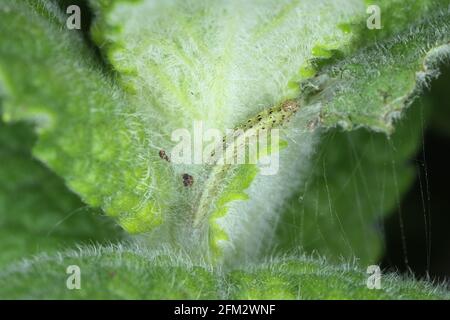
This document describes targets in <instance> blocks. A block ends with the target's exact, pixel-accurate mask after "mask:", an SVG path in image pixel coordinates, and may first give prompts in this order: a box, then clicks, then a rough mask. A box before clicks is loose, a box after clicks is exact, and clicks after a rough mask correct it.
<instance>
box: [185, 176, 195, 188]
mask: <svg viewBox="0 0 450 320" xmlns="http://www.w3.org/2000/svg"><path fill="white" fill-rule="evenodd" d="M193 184H194V177H193V176H191V175H189V174H187V173H184V174H183V185H184V186H185V187H190V186H192V185H193Z"/></svg>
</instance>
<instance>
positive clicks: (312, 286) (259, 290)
mask: <svg viewBox="0 0 450 320" xmlns="http://www.w3.org/2000/svg"><path fill="white" fill-rule="evenodd" d="M70 265H76V266H78V267H79V268H80V289H75V290H69V289H68V288H67V286H66V283H67V279H68V277H69V275H68V274H67V273H66V269H67V267H68V266H70ZM369 276H370V275H368V274H366V273H365V272H364V271H363V270H360V269H358V267H356V266H355V265H352V264H345V265H339V266H335V267H330V266H329V265H328V264H327V263H326V262H325V261H324V260H322V259H312V258H309V257H305V256H292V257H286V258H283V259H274V260H272V261H270V262H266V263H263V264H260V265H258V266H251V265H250V266H247V267H245V268H243V269H237V270H233V271H229V272H223V271H220V270H215V269H213V268H212V266H208V265H196V264H193V263H192V261H190V260H189V259H188V258H186V256H184V255H182V254H181V253H177V254H174V253H173V252H170V251H160V252H152V253H148V251H146V250H142V249H140V248H139V247H132V248H127V247H122V246H119V247H117V246H114V247H106V248H98V247H97V248H95V247H90V248H80V250H79V251H72V252H66V253H64V254H61V255H59V256H38V257H36V258H34V259H33V260H29V261H24V262H22V263H21V264H16V265H12V266H10V267H9V268H7V269H6V270H4V271H2V272H0V298H9V299H11V298H13V299H55V298H57V299H319V298H321V299H448V298H450V296H449V293H448V292H447V291H445V289H444V287H441V286H432V285H430V284H429V283H426V282H422V281H414V280H413V279H407V278H403V279H402V278H399V277H397V276H395V275H392V274H385V275H382V278H381V289H380V290H376V289H368V288H367V285H366V283H367V279H368V277H369ZM99 288H101V290H99Z"/></svg>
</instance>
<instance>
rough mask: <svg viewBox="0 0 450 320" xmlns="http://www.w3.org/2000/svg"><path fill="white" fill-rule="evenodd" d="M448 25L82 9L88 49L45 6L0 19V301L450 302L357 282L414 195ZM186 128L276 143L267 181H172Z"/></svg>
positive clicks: (346, 11) (416, 287)
mask: <svg viewBox="0 0 450 320" xmlns="http://www.w3.org/2000/svg"><path fill="white" fill-rule="evenodd" d="M373 5H375V6H377V7H378V8H379V9H380V13H381V16H380V18H381V19H382V20H381V21H382V28H381V29H377V28H375V29H373V28H368V19H374V17H370V16H369V15H368V14H367V7H368V6H373ZM449 5H450V3H449V1H448V0H414V1H413V0H411V1H409V0H408V1H405V0H403V1H397V0H395V1H392V0H391V1H384V0H383V1H382V0H380V1H362V0H334V1H325V0H323V1H317V0H315V1H310V0H307V1H273V0H266V1H215V2H212V1H211V2H209V1H189V2H186V1H152V0H140V1H131V0H130V1H126V0H117V1H103V0H101V1H90V2H89V8H90V10H91V12H93V16H94V21H93V24H92V25H91V27H90V30H89V31H88V32H89V37H90V39H92V41H93V44H94V45H92V43H89V41H88V40H87V38H86V35H85V34H83V33H82V32H81V31H77V30H76V29H75V30H72V29H69V28H67V23H66V22H67V19H68V14H66V10H65V9H66V7H65V5H61V3H58V1H44V0H38V1H31V0H21V1H10V0H4V1H2V3H1V4H0V17H1V19H0V31H1V35H2V36H1V45H0V93H1V100H0V101H1V106H2V117H3V121H4V123H2V124H1V125H2V128H1V138H0V139H1V140H0V143H1V145H0V147H1V153H2V154H4V155H5V161H4V165H2V167H1V168H0V175H1V177H2V189H3V190H4V192H2V195H1V198H0V205H1V208H2V210H1V213H0V214H1V220H0V221H1V224H0V226H1V228H2V233H1V235H0V237H1V238H2V240H3V241H2V244H3V243H5V244H7V243H13V247H14V249H12V247H11V249H8V250H6V251H4V252H6V253H2V256H1V257H0V263H1V265H2V266H4V268H3V270H2V271H0V297H2V298H92V299H93V298H128V299H133V298H189V299H196V298H223V299H238V298H244V299H248V298H250V299H258V298H269V299H274V298H276V299H297V298H302V299H303V298H306V299H319V298H328V299H333V298H335V299H343V298H357V299H376V298H378V299H380V298H381V299H383V298H389V299H397V298H449V297H450V295H449V293H448V290H446V289H445V288H444V286H439V285H436V284H431V283H427V282H424V281H420V280H414V279H409V278H402V277H400V276H398V275H394V274H387V275H384V277H383V285H382V288H381V289H380V290H371V289H369V288H367V286H366V280H367V277H368V275H367V274H366V272H365V271H366V270H365V268H366V267H367V266H368V265H373V264H376V263H377V261H378V259H379V258H380V255H381V253H382V250H383V240H382V233H381V232H379V231H377V230H375V229H374V228H373V225H374V224H375V223H376V222H377V220H378V219H380V218H381V217H383V215H385V214H387V213H389V211H390V210H391V209H392V208H393V207H394V206H395V205H396V204H397V202H398V201H399V198H400V197H401V195H402V194H403V193H404V191H405V190H406V189H407V188H408V186H409V185H410V183H411V181H412V179H413V176H414V173H413V171H412V168H411V167H410V166H408V164H407V160H408V159H409V158H410V157H411V156H412V155H413V154H414V152H415V151H416V150H417V149H418V147H419V146H420V143H421V129H422V126H423V125H424V124H423V122H424V121H426V117H425V118H424V117H423V113H424V110H425V113H427V112H428V111H427V110H428V109H427V107H428V106H427V102H426V101H422V102H421V103H416V104H413V102H414V101H415V98H417V96H418V95H419V94H420V93H421V92H422V90H423V89H424V88H425V87H427V86H428V84H429V83H430V81H431V80H432V79H434V78H437V77H438V76H439V68H440V66H442V65H443V64H444V63H447V62H448V60H449V57H450V45H449V41H450V39H449V37H450V11H449V9H448V8H449ZM96 50H99V51H100V55H97V54H96ZM421 104H422V105H423V106H421ZM411 105H412V107H411V108H409V107H410V106H411ZM407 109H408V110H407ZM409 109H410V110H409ZM195 122H201V123H202V124H203V126H204V128H206V129H219V130H222V131H224V132H225V130H226V129H233V130H236V131H237V130H238V129H240V130H242V132H243V133H242V134H243V137H249V138H250V137H251V136H252V134H251V131H250V130H253V129H255V128H256V129H258V130H275V129H276V130H279V132H280V142H279V144H277V146H275V147H271V146H270V147H269V146H266V147H261V145H259V147H260V149H262V153H263V154H264V155H265V156H276V157H278V158H277V159H279V170H278V172H277V173H276V174H275V175H263V174H261V173H262V172H261V171H262V169H261V166H260V165H259V164H240V165H232V164H221V163H218V162H214V161H213V162H212V163H200V164H199V163H182V164H180V163H175V162H173V161H172V156H171V154H170V150H172V149H173V148H174V146H175V145H176V142H174V141H173V139H172V136H173V132H174V131H175V130H178V129H181V128H187V129H190V128H192V126H193V123H195ZM30 128H33V130H31V129H30ZM32 131H33V132H32ZM232 132H234V131H232ZM224 140H225V137H224ZM224 143H225V145H226V142H224ZM250 145H251V143H250ZM221 146H222V144H221ZM30 149H31V150H32V151H31V153H32V155H33V157H34V159H37V160H38V161H39V162H38V161H37V160H34V159H31V158H30V155H29V152H30V151H29V150H30ZM225 149H226V148H225ZM344 150H350V152H344ZM194 162H195V161H194ZM355 170H357V172H358V175H356V174H355ZM386 170H388V172H389V174H385V175H384V179H379V173H380V172H386ZM391 172H392V174H391ZM31 181H32V182H33V183H37V185H36V186H34V189H30V188H29V186H28V185H27V183H31ZM62 181H64V184H65V186H66V187H63V182H62ZM18 193H20V195H21V197H20V198H21V200H19V199H17V194H18ZM75 195H76V196H75ZM38 199H39V200H38ZM18 201H20V202H22V204H21V205H17V202H18ZM37 203H39V205H38V204H37ZM79 207H82V208H83V209H81V210H82V211H84V212H85V213H83V214H78V213H76V212H77V210H80V209H79ZM71 210H75V213H74V214H75V216H74V217H76V221H75V220H71V221H72V222H73V223H71V224H70V225H64V221H65V219H67V213H68V212H69V213H70V211H71ZM94 212H97V216H95V215H93V214H92V213H94ZM99 212H100V216H99V215H98V213H99ZM58 219H59V220H58ZM110 220H111V221H112V220H114V221H115V222H116V223H117V224H118V225H119V226H120V227H121V229H123V230H124V231H120V229H119V228H118V227H115V226H114V225H113V224H112V222H111V221H110ZM61 224H63V225H64V227H60V225H61ZM15 228H17V230H18V231H19V232H15V231H13V230H15ZM4 230H5V231H4ZM44 230H48V231H46V232H47V234H46V235H44V233H45V231H44ZM87 239H90V240H91V241H94V244H90V245H88V244H87V243H86V240H87ZM34 241H37V242H38V243H39V244H40V245H39V247H40V248H41V249H42V251H43V252H42V253H40V254H38V255H37V256H35V257H34V258H29V255H30V254H35V253H36V252H35V250H31V249H30V248H29V243H30V242H31V243H33V242H34ZM21 243H22V244H21ZM74 243H81V245H80V246H79V247H78V249H76V250H74V249H71V248H70V246H73V245H74ZM65 246H67V248H65ZM5 247H10V246H8V245H6V246H5ZM20 257H27V258H26V259H25V260H22V261H21V262H17V261H11V260H13V259H17V258H20ZM343 261H344V262H343ZM69 265H78V266H79V267H80V269H81V270H82V274H83V276H82V277H83V278H82V289H80V290H75V291H71V290H68V289H67V287H66V286H65V281H66V280H65V279H66V278H67V274H66V273H65V269H66V267H67V266H69ZM37 274H39V275H40V276H39V277H36V275H37Z"/></svg>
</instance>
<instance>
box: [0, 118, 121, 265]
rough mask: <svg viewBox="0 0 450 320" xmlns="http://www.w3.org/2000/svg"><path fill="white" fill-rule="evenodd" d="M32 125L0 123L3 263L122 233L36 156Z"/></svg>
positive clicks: (116, 237)
mask: <svg viewBox="0 0 450 320" xmlns="http://www.w3.org/2000/svg"><path fill="white" fill-rule="evenodd" d="M34 141H35V138H34V135H33V133H32V132H31V129H30V127H29V126H26V125H24V124H16V125H5V124H3V123H0V158H1V166H0V266H5V265H6V264H8V263H11V262H12V261H14V260H17V259H19V258H24V257H28V256H30V255H35V254H38V253H41V252H49V253H51V252H56V251H58V250H62V249H64V248H67V247H71V246H74V245H75V244H80V245H81V244H83V243H84V244H87V243H90V242H91V243H92V242H100V243H105V242H110V241H117V240H120V239H122V238H123V237H122V236H121V233H120V232H119V230H118V229H117V227H114V225H113V224H112V223H111V221H109V219H108V218H107V217H105V216H100V215H99V214H98V213H97V212H94V210H92V209H90V208H89V207H87V206H86V205H85V204H83V203H82V202H81V201H80V200H79V199H78V197H77V196H76V195H74V194H73V193H71V192H70V191H69V190H67V188H66V187H65V186H64V183H63V181H62V180H61V179H60V178H59V177H57V176H56V175H55V174H54V173H52V172H51V171H50V170H49V169H48V168H46V167H44V166H43V165H42V164H40V163H39V162H38V161H36V160H35V159H33V158H32V156H31V153H30V149H31V145H32V144H33V143H34Z"/></svg>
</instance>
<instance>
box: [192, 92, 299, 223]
mask: <svg viewBox="0 0 450 320" xmlns="http://www.w3.org/2000/svg"><path fill="white" fill-rule="evenodd" d="M299 108H300V106H299V102H298V101H296V100H286V101H284V102H283V103H281V104H278V105H276V106H274V107H271V108H269V109H266V110H264V111H262V112H260V113H258V114H257V115H256V116H254V117H253V118H250V119H248V120H247V121H246V122H245V123H244V124H242V125H240V126H238V127H236V128H235V129H234V130H233V132H232V133H231V134H230V135H229V136H226V137H224V138H223V140H222V143H221V144H220V146H218V148H216V150H215V151H213V152H212V153H211V155H210V159H209V161H208V162H209V163H210V164H215V165H216V166H215V168H214V169H213V170H212V171H211V173H210V176H209V177H208V179H207V182H206V185H205V189H204V192H203V193H202V195H201V197H200V199H199V202H198V203H199V205H198V207H197V210H196V214H195V217H194V226H199V225H200V223H201V221H202V220H203V219H204V217H205V216H207V214H208V213H209V211H210V205H211V200H210V197H212V196H214V195H215V194H218V193H220V191H219V190H220V188H221V187H222V185H221V184H222V181H223V179H224V178H225V176H226V175H227V172H228V171H229V169H230V164H231V163H233V159H234V157H235V156H236V153H237V152H238V150H239V148H243V147H245V146H246V143H247V141H248V140H249V139H250V138H252V137H254V136H256V135H258V134H260V133H261V132H262V131H270V130H271V129H273V128H277V127H281V126H282V125H284V124H286V123H287V122H289V120H290V119H291V118H292V116H293V115H294V114H295V113H296V112H297V111H298V110H299ZM230 151H231V152H230ZM232 158H233V159H232ZM230 160H231V161H230Z"/></svg>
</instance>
